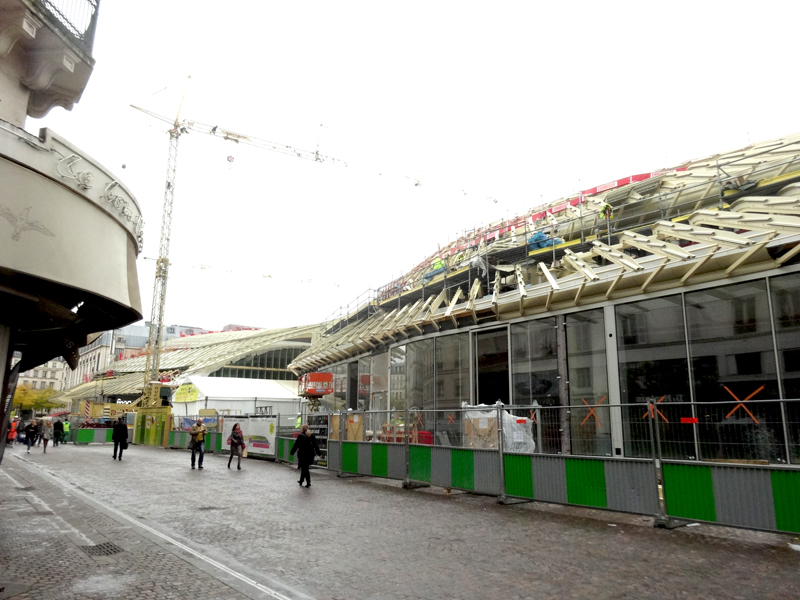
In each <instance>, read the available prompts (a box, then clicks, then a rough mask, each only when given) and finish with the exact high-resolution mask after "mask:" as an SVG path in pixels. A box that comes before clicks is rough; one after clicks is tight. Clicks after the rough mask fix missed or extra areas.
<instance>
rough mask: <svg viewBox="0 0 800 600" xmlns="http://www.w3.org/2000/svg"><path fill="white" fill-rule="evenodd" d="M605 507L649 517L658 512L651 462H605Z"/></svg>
mask: <svg viewBox="0 0 800 600" xmlns="http://www.w3.org/2000/svg"><path fill="white" fill-rule="evenodd" d="M604 467H605V475H606V499H607V501H608V508H609V509H611V510H619V511H624V512H632V513H639V514H645V515H653V514H655V513H656V512H657V511H658V496H657V495H656V484H655V475H654V474H653V463H652V462H638V461H629V460H607V461H605V465H604Z"/></svg>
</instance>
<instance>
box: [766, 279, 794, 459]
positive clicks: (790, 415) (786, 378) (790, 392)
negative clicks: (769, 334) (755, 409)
mask: <svg viewBox="0 0 800 600" xmlns="http://www.w3.org/2000/svg"><path fill="white" fill-rule="evenodd" d="M769 283H770V289H771V291H772V312H773V316H774V318H775V337H776V339H777V342H778V360H779V361H780V374H781V381H782V382H783V397H784V398H786V399H788V400H795V402H787V403H786V405H785V412H786V423H787V427H788V429H789V446H790V449H789V451H790V454H791V461H792V463H794V464H797V463H800V273H795V274H793V275H785V276H783V277H773V278H772V279H770V280H769Z"/></svg>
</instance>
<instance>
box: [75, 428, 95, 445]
mask: <svg viewBox="0 0 800 600" xmlns="http://www.w3.org/2000/svg"><path fill="white" fill-rule="evenodd" d="M93 441H94V429H78V430H77V433H76V436H75V443H76V444H91V443H92V442H93Z"/></svg>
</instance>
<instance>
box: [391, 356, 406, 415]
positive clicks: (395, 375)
mask: <svg viewBox="0 0 800 600" xmlns="http://www.w3.org/2000/svg"><path fill="white" fill-rule="evenodd" d="M390 354H391V362H390V364H389V378H390V384H389V390H390V393H391V408H392V410H403V409H405V407H406V347H405V346H400V347H398V348H392V350H391V352H390Z"/></svg>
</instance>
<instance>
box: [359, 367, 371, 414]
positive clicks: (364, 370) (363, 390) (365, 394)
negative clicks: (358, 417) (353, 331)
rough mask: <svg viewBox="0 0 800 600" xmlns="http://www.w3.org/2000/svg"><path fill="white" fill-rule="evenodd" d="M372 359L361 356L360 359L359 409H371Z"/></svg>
mask: <svg viewBox="0 0 800 600" xmlns="http://www.w3.org/2000/svg"><path fill="white" fill-rule="evenodd" d="M371 366H372V361H371V360H370V359H369V357H367V358H361V359H359V361H358V392H357V394H358V395H357V405H356V406H357V408H358V410H370V404H369V386H370V367H371Z"/></svg>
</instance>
